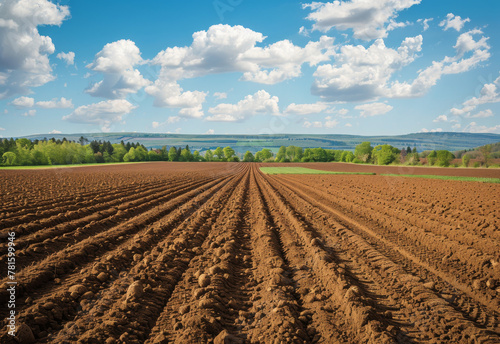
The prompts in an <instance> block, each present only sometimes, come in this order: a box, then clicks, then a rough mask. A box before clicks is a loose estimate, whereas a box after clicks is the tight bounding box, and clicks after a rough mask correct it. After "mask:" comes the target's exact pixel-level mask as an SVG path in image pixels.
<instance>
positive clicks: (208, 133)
mask: <svg viewBox="0 0 500 344" xmlns="http://www.w3.org/2000/svg"><path fill="white" fill-rule="evenodd" d="M205 134H206V135H213V134H215V130H213V129H208V130H207V132H206V133H205Z"/></svg>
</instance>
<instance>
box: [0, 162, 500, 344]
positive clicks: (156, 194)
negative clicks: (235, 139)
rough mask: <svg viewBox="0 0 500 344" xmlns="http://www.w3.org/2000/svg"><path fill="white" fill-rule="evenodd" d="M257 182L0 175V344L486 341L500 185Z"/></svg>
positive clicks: (74, 172) (314, 178)
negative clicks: (11, 318)
mask: <svg viewBox="0 0 500 344" xmlns="http://www.w3.org/2000/svg"><path fill="white" fill-rule="evenodd" d="M258 167H259V165H258V164H244V163H151V164H131V165H122V166H119V165H118V166H99V167H82V168H68V169H56V170H39V171H34V170H23V171H13V170H11V171H0V201H1V203H0V223H1V229H0V236H1V237H2V250H1V252H0V253H1V257H0V266H1V271H2V276H1V279H2V281H1V283H2V287H1V290H0V304H1V306H0V309H1V311H2V314H1V316H2V318H3V319H5V318H6V317H7V316H8V308H7V307H6V305H7V303H8V300H9V296H10V295H9V293H8V291H7V288H8V284H7V282H9V280H8V278H7V249H6V247H7V245H6V240H7V239H5V238H6V237H7V236H8V233H9V232H15V233H16V238H15V245H16V246H15V248H16V275H15V280H16V282H17V287H16V312H17V319H16V325H17V330H18V334H17V336H18V337H17V338H13V337H12V336H10V335H9V334H8V333H7V320H3V322H2V330H1V332H0V342H1V343H17V342H19V341H20V342H21V343H57V344H61V343H108V344H111V343H127V344H129V343H132V344H134V343H146V344H153V343H500V283H499V281H500V231H499V228H500V216H499V215H500V210H499V209H500V208H499V202H500V185H499V184H486V183H477V182H459V181H443V180H429V179H417V178H393V177H383V176H378V175H265V174H263V173H261V172H260V170H259V169H258ZM311 167H312V168H318V169H321V166H319V165H317V166H311ZM373 172H377V171H373ZM421 174H422V173H421Z"/></svg>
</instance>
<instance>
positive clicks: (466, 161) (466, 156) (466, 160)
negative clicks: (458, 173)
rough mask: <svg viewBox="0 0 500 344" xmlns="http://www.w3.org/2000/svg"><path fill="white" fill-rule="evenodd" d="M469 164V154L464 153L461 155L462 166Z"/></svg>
mask: <svg viewBox="0 0 500 344" xmlns="http://www.w3.org/2000/svg"><path fill="white" fill-rule="evenodd" d="M469 164H470V155H469V154H464V155H463V156H462V165H463V166H464V167H469Z"/></svg>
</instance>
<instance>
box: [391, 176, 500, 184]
mask: <svg viewBox="0 0 500 344" xmlns="http://www.w3.org/2000/svg"><path fill="white" fill-rule="evenodd" d="M381 176H387V177H413V178H427V179H440V180H459V181H462V182H481V183H500V178H484V177H460V176H435V175H431V174H420V175H414V174H381Z"/></svg>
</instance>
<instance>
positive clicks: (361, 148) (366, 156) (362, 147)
mask: <svg viewBox="0 0 500 344" xmlns="http://www.w3.org/2000/svg"><path fill="white" fill-rule="evenodd" d="M372 151H373V147H372V146H371V143H370V142H362V143H360V144H359V145H357V146H356V148H355V149H354V155H355V156H356V158H357V159H358V160H360V161H362V162H364V163H367V162H368V161H370V159H371V156H372Z"/></svg>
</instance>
